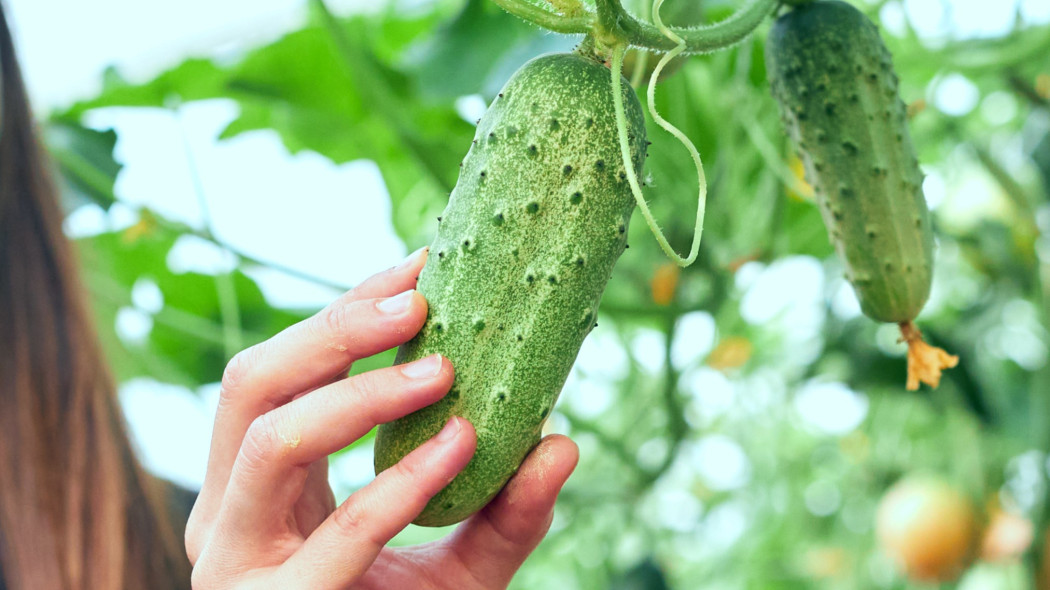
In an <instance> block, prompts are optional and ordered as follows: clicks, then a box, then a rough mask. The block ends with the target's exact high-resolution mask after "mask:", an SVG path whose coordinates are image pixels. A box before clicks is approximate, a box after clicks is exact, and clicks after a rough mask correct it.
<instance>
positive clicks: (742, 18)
mask: <svg viewBox="0 0 1050 590" xmlns="http://www.w3.org/2000/svg"><path fill="white" fill-rule="evenodd" d="M492 1H493V2H495V3H496V4H497V5H498V6H500V7H501V8H503V9H504V10H506V11H507V12H509V13H511V14H513V15H515V16H517V17H519V18H522V19H524V20H526V21H529V22H531V23H533V24H535V25H538V26H540V27H543V28H545V29H547V30H550V31H554V32H556V33H565V34H580V33H586V34H591V35H593V36H594V37H595V39H597V40H598V41H599V42H600V43H601V44H602V45H603V46H604V47H608V48H615V47H616V46H618V45H621V44H626V45H629V46H633V47H639V48H644V49H648V50H650V51H657V52H667V51H671V50H673V49H675V48H677V47H679V46H682V49H680V50H679V53H686V54H692V53H706V52H710V51H715V50H718V49H724V48H726V47H730V46H732V45H735V44H736V43H739V42H740V41H742V40H744V39H745V38H747V36H748V35H750V34H751V33H752V32H754V30H755V29H756V28H758V26H759V25H760V24H762V21H763V20H764V19H765V18H766V17H767V16H768V15H770V14H771V13H772V12H773V10H774V9H775V8H776V7H777V6H778V5H779V4H780V1H781V0H748V3H747V4H745V5H744V7H743V8H741V9H740V10H738V11H737V12H735V13H734V14H733V15H732V16H730V17H729V18H727V19H725V20H723V21H720V22H717V23H714V24H711V25H703V26H695V27H664V26H662V24H661V25H659V26H658V25H655V24H649V23H646V22H643V21H640V20H638V19H636V18H635V17H633V16H631V14H630V13H628V12H627V10H625V9H624V7H623V6H622V5H621V4H620V0H595V12H594V13H591V12H588V11H586V10H584V9H582V8H581V9H579V10H577V9H575V8H574V9H572V10H563V12H561V13H559V12H554V11H551V10H547V9H545V8H542V7H540V6H538V5H536V4H533V3H531V2H529V1H528V0H492ZM555 6H561V3H560V2H559V3H556V4H555ZM668 31H669V32H671V33H672V34H673V36H669V35H667V34H666V33H667V32H668ZM676 39H677V40H676Z"/></svg>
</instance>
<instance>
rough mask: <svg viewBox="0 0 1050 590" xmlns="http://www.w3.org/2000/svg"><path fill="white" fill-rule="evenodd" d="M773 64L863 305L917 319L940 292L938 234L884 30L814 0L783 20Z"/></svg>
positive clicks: (837, 5)
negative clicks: (936, 289) (935, 277)
mask: <svg viewBox="0 0 1050 590" xmlns="http://www.w3.org/2000/svg"><path fill="white" fill-rule="evenodd" d="M766 67H767V71H768V74H769V81H770V85H771V87H772V90H773V95H774V97H776V99H777V101H778V102H779V103H780V107H781V114H782V116H783V121H784V124H785V126H786V127H787V129H788V132H789V134H790V135H791V137H792V139H793V140H794V142H795V144H796V145H797V146H798V147H799V150H800V152H801V154H800V155H801V157H802V161H803V163H804V165H805V168H806V176H807V178H808V179H809V182H810V184H812V185H813V188H814V189H815V191H816V197H817V203H818V204H819V206H820V211H821V214H822V216H823V218H824V224H825V226H826V227H827V230H828V236H829V237H830V239H831V242H832V243H833V244H834V246H835V249H836V251H837V252H838V254H839V256H840V257H841V259H842V262H843V264H844V265H845V267H846V278H847V279H848V280H849V282H850V283H851V284H852V285H853V288H854V290H855V291H856V293H857V299H859V300H860V306H861V309H862V310H863V311H864V314H865V315H867V316H868V317H870V318H872V319H874V320H877V321H880V322H894V323H899V322H905V321H909V320H912V319H914V318H915V317H916V316H917V315H918V314H919V311H921V310H922V307H923V305H925V303H926V299H927V297H928V296H929V293H930V284H931V281H932V268H933V231H932V228H931V227H930V218H929V213H928V211H927V208H926V200H925V199H924V198H923V194H922V172H921V171H920V170H919V163H918V160H917V159H916V157H915V151H914V149H913V148H912V143H911V139H910V137H909V135H908V126H907V119H906V117H905V111H906V108H905V106H904V103H903V102H902V101H901V99H900V97H899V96H898V94H897V77H896V75H895V74H894V72H893V66H892V63H891V59H890V54H889V51H887V49H886V47H885V45H883V43H882V40H881V39H880V38H879V32H878V30H877V29H876V27H875V25H874V24H873V23H872V22H871V21H870V20H869V19H868V18H867V17H866V16H864V14H862V13H861V12H860V11H859V10H857V9H856V8H854V7H852V6H850V5H849V4H846V3H845V2H838V1H829V2H812V3H809V4H806V5H803V6H800V7H798V8H795V9H794V10H791V11H790V12H788V13H786V14H784V15H782V16H781V17H780V18H778V19H777V21H776V23H775V24H774V25H773V28H772V30H771V31H770V33H769V39H768V41H767V43H766Z"/></svg>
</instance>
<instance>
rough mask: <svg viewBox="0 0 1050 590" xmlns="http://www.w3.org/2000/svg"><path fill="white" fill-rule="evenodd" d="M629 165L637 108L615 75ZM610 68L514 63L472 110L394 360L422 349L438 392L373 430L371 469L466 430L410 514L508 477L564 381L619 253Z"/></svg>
mask: <svg viewBox="0 0 1050 590" xmlns="http://www.w3.org/2000/svg"><path fill="white" fill-rule="evenodd" d="M623 87H624V88H626V89H627V90H625V91H624V103H625V108H626V117H627V123H628V133H629V137H630V148H631V150H630V151H631V157H632V163H633V165H634V169H635V172H636V173H638V174H641V168H642V163H643V162H644V161H645V148H646V135H645V119H644V115H643V112H642V108H641V105H640V104H639V102H638V99H637V97H636V96H635V95H634V93H633V92H632V91H630V86H629V85H627V83H626V82H624V85H623ZM613 113H614V108H613V96H612V84H611V74H610V72H609V69H608V68H607V67H605V66H604V65H602V63H601V62H599V61H597V60H596V59H593V58H591V57H589V56H584V55H581V54H579V53H562V54H551V55H545V56H541V57H538V58H536V59H533V60H532V61H530V62H528V63H527V64H525V65H524V66H522V67H521V69H519V70H518V71H517V72H516V73H515V74H514V75H513V77H511V79H510V80H509V81H508V82H507V84H506V86H504V88H503V90H502V92H500V93H499V96H498V97H497V98H496V99H495V100H494V101H493V103H492V105H491V106H490V107H489V109H488V111H487V112H486V113H485V115H484V116H483V117H482V118H481V120H480V121H479V122H478V129H477V135H476V137H475V139H474V143H473V145H472V146H471V148H470V151H469V152H468V153H467V156H466V158H465V159H464V161H463V165H462V170H461V172H460V177H459V181H458V182H457V184H456V187H455V189H454V190H453V191H452V195H451V197H450V198H449V203H448V207H447V208H446V209H445V212H444V213H443V215H442V216H441V218H440V224H439V226H438V233H437V237H436V238H435V239H434V242H433V244H432V245H431V247H430V254H429V256H428V258H427V263H426V266H425V267H424V268H423V272H422V274H420V277H419V286H418V288H419V291H420V292H421V293H422V294H423V295H424V296H426V298H427V301H428V302H429V304H430V313H429V317H428V318H427V322H426V324H425V325H424V326H423V329H422V330H421V331H420V333H419V334H418V335H417V336H416V337H415V338H414V339H413V340H411V341H410V342H408V343H407V344H405V345H404V346H402V347H401V349H400V350H399V351H398V355H397V361H396V362H398V363H405V362H410V361H413V360H416V359H419V358H422V357H425V356H427V355H430V354H434V353H441V354H443V355H444V356H446V357H447V358H448V359H449V360H450V361H451V362H452V365H453V366H454V367H455V371H456V377H455V381H454V382H453V385H452V389H451V391H450V392H449V394H448V395H447V396H446V397H445V398H444V399H442V400H441V401H439V402H438V403H436V404H434V405H432V406H429V407H427V408H424V409H422V410H420V411H418V412H415V413H413V414H411V415H409V416H406V417H404V418H401V419H399V420H396V421H394V422H392V423H390V424H385V425H383V426H381V427H380V428H379V432H378V435H377V437H376V442H375V467H376V472H377V473H378V472H380V471H382V470H384V469H387V468H388V467H390V466H391V465H393V464H394V463H396V462H397V461H399V460H400V459H401V458H402V457H403V456H404V455H405V454H407V453H408V452H409V451H411V450H412V449H414V448H416V447H417V446H419V445H420V444H422V443H423V442H424V441H426V440H427V439H429V438H430V437H432V436H433V435H434V434H436V433H437V432H438V430H440V429H441V427H442V426H443V425H444V423H445V422H446V421H447V420H448V419H449V418H450V417H451V416H453V415H457V416H462V417H464V418H466V419H468V420H469V421H470V422H471V423H472V424H473V425H474V427H475V429H476V430H477V435H478V446H477V451H476V453H475V455H474V458H473V459H472V460H471V462H470V464H469V465H467V467H466V468H465V469H464V470H463V472H462V473H460V475H459V476H457V477H456V478H455V479H454V480H453V481H452V482H451V483H450V484H449V485H448V487H446V488H445V489H444V490H443V491H441V492H440V493H438V495H437V496H435V497H434V498H433V499H432V500H431V502H430V503H429V504H428V505H427V507H426V509H425V510H424V511H423V513H422V514H421V515H420V516H419V518H418V519H417V520H416V521H415V522H416V524H420V525H424V526H443V525H447V524H452V523H455V522H458V521H460V520H462V519H464V518H466V517H467V516H469V515H471V514H472V513H474V512H476V511H477V510H479V509H481V508H482V507H483V506H484V505H485V504H487V503H488V502H489V501H490V500H491V499H492V498H493V497H494V496H495V495H496V493H497V492H499V490H500V489H501V488H502V487H503V486H504V484H505V483H506V482H507V480H508V479H509V478H510V477H511V476H512V475H513V474H514V472H515V471H516V470H517V469H518V466H519V465H520V464H521V462H522V460H523V459H524V458H525V455H526V454H527V453H528V452H529V450H531V449H532V447H534V446H535V445H536V444H537V442H539V440H540V430H541V428H542V425H543V423H544V421H545V420H546V418H547V416H548V415H549V413H550V411H551V408H552V407H553V406H554V402H555V401H556V399H557V397H558V394H559V392H560V391H561V388H562V386H563V385H564V383H565V379H566V377H567V376H568V374H569V370H570V369H571V367H572V365H573V362H574V361H575V359H576V355H577V353H578V352H579V350H580V346H581V345H582V343H583V340H584V337H586V335H587V334H588V333H589V332H590V331H591V329H592V328H593V327H594V326H595V319H596V317H597V312H598V302H599V300H600V298H601V295H602V291H603V290H604V289H605V285H606V283H607V282H608V280H609V276H610V274H611V273H612V268H613V265H614V263H615V262H616V260H617V259H618V258H619V256H620V254H621V253H622V252H623V251H624V247H625V245H626V237H627V227H628V223H629V222H630V219H631V213H632V211H633V210H634V207H635V200H634V197H633V196H632V194H631V189H630V187H629V185H628V183H627V181H626V179H625V178H626V175H625V171H624V168H623V164H622V157H621V154H620V149H619V143H618V139H617V137H618V136H617V131H616V120H615V117H614V114H613Z"/></svg>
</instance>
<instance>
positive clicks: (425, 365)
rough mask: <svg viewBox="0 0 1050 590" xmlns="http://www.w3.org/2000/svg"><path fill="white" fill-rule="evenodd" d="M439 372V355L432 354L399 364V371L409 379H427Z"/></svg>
mask: <svg viewBox="0 0 1050 590" xmlns="http://www.w3.org/2000/svg"><path fill="white" fill-rule="evenodd" d="M440 372H441V355H440V354H432V355H430V356H428V357H426V358H423V359H419V360H418V361H415V362H412V363H408V364H407V365H402V366H401V373H402V374H404V376H405V377H408V378H409V379H428V378H430V377H433V376H435V375H437V374H438V373H440Z"/></svg>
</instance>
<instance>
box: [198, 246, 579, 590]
mask: <svg viewBox="0 0 1050 590" xmlns="http://www.w3.org/2000/svg"><path fill="white" fill-rule="evenodd" d="M425 259H426V253H425V250H421V251H419V252H417V253H415V254H414V255H412V256H410V257H409V258H408V259H407V260H406V261H405V262H403V263H402V264H401V265H400V266H398V267H396V268H393V269H390V270H388V271H386V272H383V273H380V274H378V275H376V276H374V277H372V278H370V279H368V280H367V281H365V282H364V283H362V284H361V285H359V286H358V287H357V288H355V289H353V290H352V291H350V292H349V293H347V294H346V295H344V296H343V297H341V298H340V299H339V300H337V301H336V302H334V303H333V304H331V305H330V306H328V307H327V308H326V309H325V310H323V311H321V312H320V313H318V314H317V315H315V316H313V317H311V318H309V319H307V320H305V321H303V322H300V323H299V324H296V325H294V326H292V327H290V328H288V329H287V330H284V331H283V332H281V333H280V334H278V335H277V336H275V337H273V338H271V339H270V340H268V341H266V342H263V343H261V344H259V345H257V346H254V347H252V348H249V349H247V350H245V351H244V352H242V353H240V354H238V355H237V356H236V357H234V359H233V360H232V361H231V362H230V364H229V366H227V367H226V373H225V374H224V375H223V382H222V393H221V396H220V400H219V407H218V411H217V414H216V417H215V430H214V434H213V436H212V446H211V455H210V457H209V459H208V471H207V475H206V477H205V480H204V485H203V487H202V489H201V493H200V496H199V497H198V499H197V503H196V505H195V506H194V507H193V512H192V513H191V514H190V519H189V523H188V524H187V528H186V550H187V553H188V555H189V558H190V561H191V562H192V563H193V565H194V568H193V586H194V588H198V589H212V588H281V589H296V588H309V589H311V590H316V589H324V588H374V589H392V590H399V589H402V588H404V589H413V590H414V589H438V588H450V589H456V590H467V589H485V590H489V589H492V588H504V587H506V585H507V584H508V583H509V582H510V579H511V577H512V576H513V575H514V572H515V571H517V569H518V567H520V565H521V563H522V562H523V561H524V560H525V558H526V557H527V556H528V554H529V553H530V552H531V551H532V550H533V549H534V548H535V547H536V545H537V544H538V543H539V542H540V540H541V539H542V538H543V535H544V534H545V533H546V531H547V529H548V527H549V526H550V520H551V516H552V514H553V506H554V500H555V497H556V496H557V494H558V491H559V490H560V489H561V486H562V484H564V483H565V480H566V479H567V478H568V476H569V474H570V473H571V472H572V470H573V468H574V467H575V465H576V460H577V450H576V446H575V445H574V444H573V443H572V442H571V441H570V440H569V439H567V438H565V437H563V436H550V437H547V438H546V439H544V440H543V442H541V443H540V445H539V446H538V447H536V449H535V450H533V452H532V453H531V454H530V455H529V457H528V458H527V459H526V461H525V463H524V464H523V465H522V467H521V469H520V470H519V472H518V474H517V475H516V476H515V477H514V478H513V479H512V480H511V482H510V483H509V484H508V485H507V487H506V488H504V490H503V491H502V492H501V493H500V495H499V496H497V498H496V499H495V500H494V501H493V502H492V503H491V504H490V505H489V506H488V507H486V508H485V509H484V510H482V511H481V512H479V513H478V514H476V515H474V516H473V517H471V518H470V519H469V520H467V522H465V523H464V524H462V525H460V527H459V528H458V529H457V530H456V531H455V532H454V533H452V534H451V535H449V536H448V537H446V538H444V539H442V540H440V541H436V542H434V543H431V544H427V545H422V546H417V547H407V548H396V549H394V548H387V547H385V545H386V543H387V542H388V541H389V540H390V539H391V538H392V537H393V536H394V535H396V534H397V533H398V532H399V531H400V530H401V529H403V528H405V527H406V526H407V525H408V524H409V523H410V522H411V521H412V520H413V519H414V518H415V517H416V516H417V515H418V514H419V512H420V511H422V509H423V507H424V506H425V505H426V503H427V501H428V500H429V499H430V498H431V497H432V496H433V495H434V494H436V493H437V492H438V491H440V490H441V489H442V488H443V487H444V486H445V484H447V483H448V481H449V480H451V479H452V478H453V477H454V476H455V475H456V474H457V473H459V471H460V470H461V469H463V467H465V466H466V464H467V463H468V462H469V461H470V458H471V457H472V456H473V454H474V447H475V442H476V440H475V435H474V429H473V427H472V426H471V425H470V423H469V422H467V421H466V420H464V419H463V418H453V419H452V420H450V421H449V423H448V424H447V425H446V426H445V428H444V430H442V431H441V432H440V433H439V434H438V435H437V436H435V437H434V438H433V439H431V440H430V441H428V442H427V443H425V444H424V445H422V446H421V447H419V448H418V449H416V450H415V451H413V452H412V453H410V454H409V455H408V456H406V457H405V458H404V459H402V460H401V462H399V463H398V464H397V465H395V466H394V467H392V468H390V469H388V470H386V471H384V472H383V473H381V474H380V475H379V476H378V477H376V479H375V480H374V481H373V482H371V483H370V484H368V485H367V486H365V487H364V488H362V489H361V490H359V491H358V492H356V493H354V494H353V495H352V496H350V498H349V499H347V500H346V501H345V502H344V503H342V504H341V505H339V506H336V505H335V500H334V497H333V495H332V491H331V489H330V488H329V486H328V455H329V454H331V453H333V452H335V451H337V450H339V449H342V448H343V447H346V446H347V445H349V444H350V443H352V442H354V441H355V440H357V439H358V438H360V437H361V436H363V435H364V434H366V433H367V432H369V431H370V430H371V429H372V427H373V426H375V425H377V424H380V423H383V422H388V421H390V420H393V419H395V418H398V417H400V416H404V415H405V414H408V413H411V412H413V411H415V410H417V409H419V408H422V407H424V406H427V405H429V404H432V403H434V402H435V401H437V400H439V399H440V398H441V397H442V396H444V395H445V393H447V392H448V389H449V387H450V386H451V385H452V376H453V369H452V365H451V364H450V363H449V362H448V360H447V359H444V358H442V357H440V356H436V355H435V356H432V357H428V358H425V359H421V360H418V361H416V362H414V363H409V364H405V365H400V366H395V367H390V368H386V369H379V370H376V371H371V372H368V373H363V374H360V375H356V376H354V377H349V378H346V377H345V376H346V373H347V371H348V369H349V367H350V365H351V363H353V362H354V361H355V360H357V359H361V358H364V357H367V356H371V355H373V354H376V353H378V352H381V351H384V350H387V349H389V348H392V347H394V346H397V345H399V344H402V343H403V342H406V341H408V340H409V339H410V338H411V337H412V336H414V335H415V334H416V332H418V331H419V329H420V328H421V327H422V326H423V322H424V321H425V320H426V315H427V305H426V301H425V300H424V299H423V296H422V295H420V294H419V293H418V292H416V291H414V290H413V289H414V288H415V285H416V278H417V277H418V275H419V272H420V270H421V269H422V267H423V263H424V261H425Z"/></svg>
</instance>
